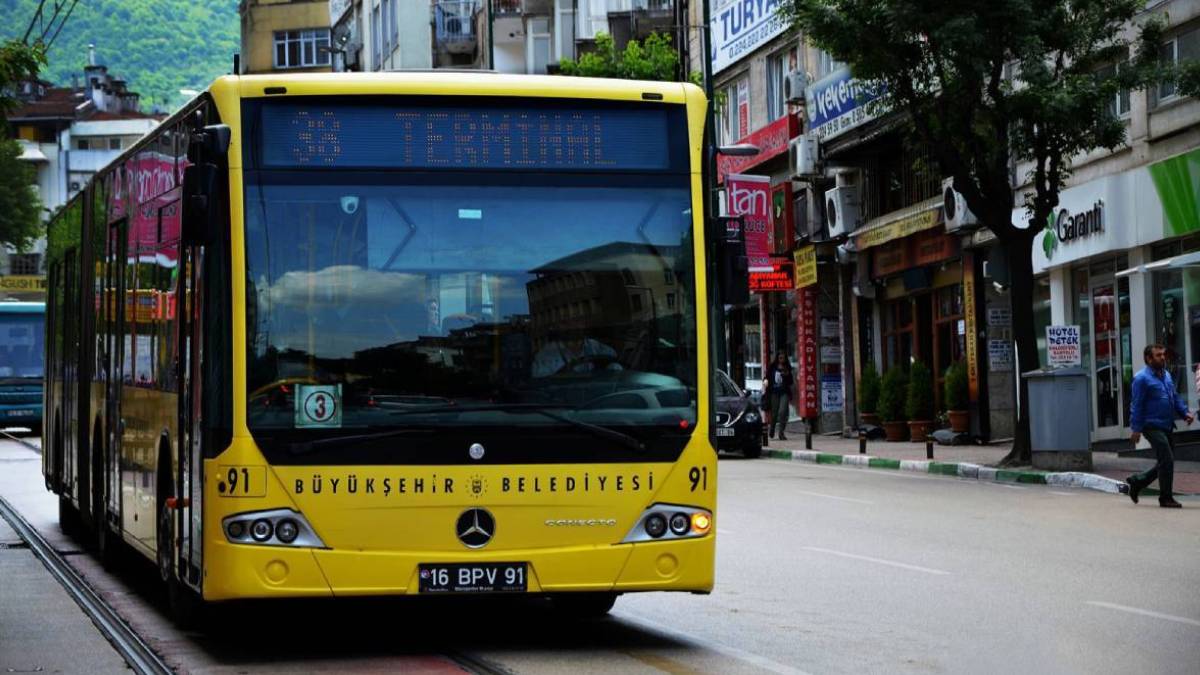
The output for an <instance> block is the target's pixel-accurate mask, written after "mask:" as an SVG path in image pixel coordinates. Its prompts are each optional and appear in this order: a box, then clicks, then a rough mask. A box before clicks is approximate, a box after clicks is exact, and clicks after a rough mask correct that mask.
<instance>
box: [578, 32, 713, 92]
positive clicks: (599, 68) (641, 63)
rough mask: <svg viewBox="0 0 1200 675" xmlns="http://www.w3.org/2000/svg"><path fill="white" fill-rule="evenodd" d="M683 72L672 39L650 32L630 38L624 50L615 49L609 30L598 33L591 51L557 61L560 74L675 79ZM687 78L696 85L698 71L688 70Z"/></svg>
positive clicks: (637, 78) (625, 78)
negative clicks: (574, 57) (642, 40)
mask: <svg viewBox="0 0 1200 675" xmlns="http://www.w3.org/2000/svg"><path fill="white" fill-rule="evenodd" d="M682 72H683V67H682V66H681V65H680V61H679V52H678V51H676V49H675V48H674V47H672V46H671V38H670V37H668V36H667V35H665V34H663V33H652V34H650V36H649V37H647V38H646V40H645V41H644V42H639V41H637V40H630V41H629V44H627V45H625V49H617V45H616V43H615V42H614V41H613V37H612V36H611V35H609V34H608V33H597V34H596V47H595V49H594V50H592V51H590V52H587V53H584V54H581V55H580V56H579V59H578V60H572V59H562V60H561V61H560V62H559V73H561V74H562V75H575V76H579V77H614V78H618V79H623V80H658V81H665V82H670V81H675V80H678V79H679V76H680V74H681V73H682ZM687 79H688V81H690V82H692V83H694V84H699V83H700V74H699V73H690V74H689V75H688V77H687Z"/></svg>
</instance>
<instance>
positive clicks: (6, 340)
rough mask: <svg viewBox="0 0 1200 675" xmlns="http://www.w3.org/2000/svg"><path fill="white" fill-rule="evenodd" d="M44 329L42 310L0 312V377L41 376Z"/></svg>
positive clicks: (24, 377) (31, 377)
mask: <svg viewBox="0 0 1200 675" xmlns="http://www.w3.org/2000/svg"><path fill="white" fill-rule="evenodd" d="M45 332H46V331H45V319H44V317H43V316H42V315H41V314H10V313H4V314H0V378H23V379H31V380H34V379H40V378H41V377H42V371H43V364H42V353H43V351H44V350H43V341H44V339H45Z"/></svg>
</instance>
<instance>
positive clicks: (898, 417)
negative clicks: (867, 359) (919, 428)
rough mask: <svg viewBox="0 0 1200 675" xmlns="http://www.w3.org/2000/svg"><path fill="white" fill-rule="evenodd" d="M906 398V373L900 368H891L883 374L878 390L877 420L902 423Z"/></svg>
mask: <svg viewBox="0 0 1200 675" xmlns="http://www.w3.org/2000/svg"><path fill="white" fill-rule="evenodd" d="M907 398H908V373H905V372H904V369H903V368H901V367H900V366H892V367H891V368H889V369H888V371H887V372H886V373H884V375H883V384H882V385H881V386H880V388H879V418H880V419H881V420H883V421H884V422H904V421H905V417H904V412H905V411H904V408H905V405H904V404H905V400H906V399H907Z"/></svg>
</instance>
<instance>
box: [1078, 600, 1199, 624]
mask: <svg viewBox="0 0 1200 675" xmlns="http://www.w3.org/2000/svg"><path fill="white" fill-rule="evenodd" d="M1087 604H1089V605H1092V606H1093V607H1104V608H1106V609H1115V610H1118V611H1121V612H1129V613H1130V614H1140V615H1142V616H1149V617H1153V618H1155V619H1164V620H1166V621H1174V622H1176V623H1182V624H1187V625H1188V626H1196V627H1200V621H1197V620H1195V619H1189V618H1187V617H1185V616H1174V615H1172V614H1163V613H1162V612H1152V611H1150V610H1148V609H1138V608H1137V607H1127V606H1125V605H1118V604H1115V603H1111V602H1101V601H1099V600H1088V601H1087Z"/></svg>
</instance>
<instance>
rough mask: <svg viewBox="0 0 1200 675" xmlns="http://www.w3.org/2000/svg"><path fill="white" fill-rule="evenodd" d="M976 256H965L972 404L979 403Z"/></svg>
mask: <svg viewBox="0 0 1200 675" xmlns="http://www.w3.org/2000/svg"><path fill="white" fill-rule="evenodd" d="M974 269H975V254H974V253H969V252H968V253H964V254H963V270H964V274H963V324H964V325H963V326H962V327H961V328H960V329H959V330H960V332H962V333H965V335H964V337H965V338H966V339H965V340H964V342H966V345H967V389H968V391H969V394H970V395H969V396H968V398H969V399H970V401H971V402H972V403H976V402H978V401H979V345H978V342H979V339H978V335H979V332H978V331H977V330H976V328H975V275H974V274H973V273H972V272H971V271H972V270H974Z"/></svg>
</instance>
